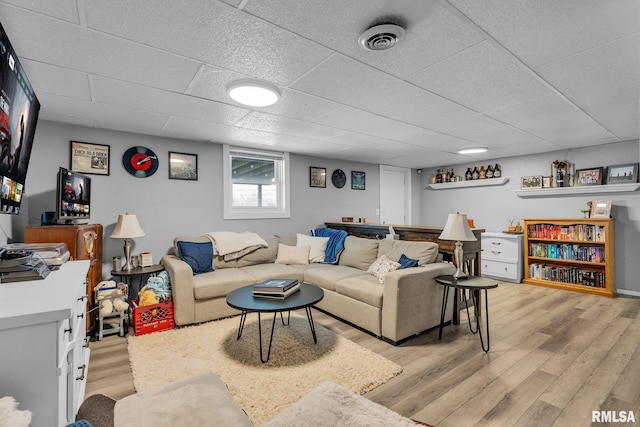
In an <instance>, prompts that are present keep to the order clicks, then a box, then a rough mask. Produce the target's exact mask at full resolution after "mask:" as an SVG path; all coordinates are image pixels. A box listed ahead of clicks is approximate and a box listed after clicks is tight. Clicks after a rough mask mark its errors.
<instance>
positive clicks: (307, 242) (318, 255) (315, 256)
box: [296, 233, 329, 263]
mask: <svg viewBox="0 0 640 427" xmlns="http://www.w3.org/2000/svg"><path fill="white" fill-rule="evenodd" d="M297 239H298V240H297V243H296V246H309V247H311V249H310V251H309V263H314V262H323V261H324V257H325V255H326V254H325V253H326V251H327V243H329V238H328V237H314V236H307V235H306V234H300V233H298V235H297Z"/></svg>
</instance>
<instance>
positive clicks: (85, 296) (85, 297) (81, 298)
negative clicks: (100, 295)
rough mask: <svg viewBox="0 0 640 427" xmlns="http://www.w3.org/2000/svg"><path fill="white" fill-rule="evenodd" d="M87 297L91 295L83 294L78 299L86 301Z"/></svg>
mask: <svg viewBox="0 0 640 427" xmlns="http://www.w3.org/2000/svg"><path fill="white" fill-rule="evenodd" d="M87 298H89V295H82V296H81V297H80V298H78V301H84V300H86V299H87Z"/></svg>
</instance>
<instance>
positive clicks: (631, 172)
mask: <svg viewBox="0 0 640 427" xmlns="http://www.w3.org/2000/svg"><path fill="white" fill-rule="evenodd" d="M607 170H608V173H607V184H627V183H634V182H638V163H627V164H624V165H615V166H609V167H608V168H607Z"/></svg>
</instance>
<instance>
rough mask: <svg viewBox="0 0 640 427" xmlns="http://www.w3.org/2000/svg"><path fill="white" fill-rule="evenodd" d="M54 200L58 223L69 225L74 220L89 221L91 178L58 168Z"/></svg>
mask: <svg viewBox="0 0 640 427" xmlns="http://www.w3.org/2000/svg"><path fill="white" fill-rule="evenodd" d="M56 199H57V200H56V215H57V218H58V222H59V223H65V222H66V223H71V222H72V221H73V220H74V219H89V217H90V213H91V208H90V206H91V178H89V177H88V176H86V175H82V174H79V173H77V172H72V171H70V170H68V169H65V168H60V170H59V171H58V185H57V189H56Z"/></svg>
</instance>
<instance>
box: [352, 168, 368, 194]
mask: <svg viewBox="0 0 640 427" xmlns="http://www.w3.org/2000/svg"><path fill="white" fill-rule="evenodd" d="M365 178H366V177H365V173H364V172H358V171H351V189H352V190H364V189H365V184H366V182H365Z"/></svg>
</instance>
